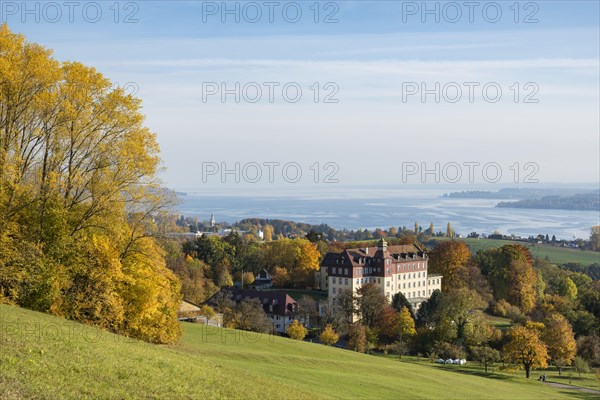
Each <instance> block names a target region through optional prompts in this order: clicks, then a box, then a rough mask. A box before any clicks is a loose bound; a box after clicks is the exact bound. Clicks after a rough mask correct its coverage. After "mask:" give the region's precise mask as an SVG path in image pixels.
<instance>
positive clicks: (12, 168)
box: [0, 25, 181, 343]
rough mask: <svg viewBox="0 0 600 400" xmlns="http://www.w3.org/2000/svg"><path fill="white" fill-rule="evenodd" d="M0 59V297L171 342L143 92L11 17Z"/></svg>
mask: <svg viewBox="0 0 600 400" xmlns="http://www.w3.org/2000/svg"><path fill="white" fill-rule="evenodd" d="M0 65H1V67H0V76H1V78H2V86H1V88H0V105H1V107H0V232H2V234H0V241H1V244H2V249H3V251H2V252H1V253H0V267H1V268H0V269H2V270H3V272H2V273H0V293H2V295H1V297H2V298H5V299H8V301H10V302H13V303H16V304H19V305H22V306H25V307H29V308H33V309H35V310H38V311H45V312H50V313H53V314H57V315H61V316H64V317H66V318H70V319H74V320H78V321H82V322H85V323H89V324H93V325H97V326H100V327H102V328H105V329H109V330H111V331H114V332H118V333H122V334H125V335H128V336H131V337H136V338H139V339H143V340H147V341H151V342H159V343H168V342H174V341H176V340H177V338H178V337H179V335H180V332H181V328H180V325H179V323H178V322H177V310H178V307H179V304H180V301H181V295H180V283H179V280H178V279H177V277H176V276H175V275H174V274H173V273H172V272H171V271H169V270H168V269H167V268H166V265H165V260H164V256H163V251H162V249H161V248H160V247H159V245H158V242H157V241H156V239H154V237H156V236H157V233H158V230H157V227H156V224H155V217H157V216H158V215H159V214H160V213H161V211H162V210H163V209H164V208H165V207H167V206H169V205H170V204H172V196H171V195H170V194H169V193H168V192H167V191H165V190H163V189H162V188H161V187H160V184H159V182H158V180H157V178H156V174H157V172H158V171H159V168H160V158H159V149H158V145H157V142H156V136H155V134H154V133H152V132H150V131H149V129H148V128H147V127H145V126H144V116H143V115H142V114H141V102H140V100H139V99H136V98H134V97H133V96H131V95H128V94H127V93H125V91H124V90H123V89H119V88H117V89H115V88H114V87H113V85H112V83H111V82H110V81H109V80H108V79H106V78H105V77H104V76H103V75H102V74H101V73H100V72H98V71H97V70H95V69H94V68H90V67H87V66H85V65H83V64H81V63H78V62H64V63H60V62H58V61H57V60H55V59H53V58H52V57H51V51H49V50H47V49H44V48H43V47H41V46H39V45H36V44H33V43H28V42H26V40H25V38H24V37H23V36H22V35H19V34H14V33H12V32H11V31H10V30H9V29H8V27H7V26H6V25H2V26H1V27H0ZM32 257H33V258H32ZM23 258H25V260H26V259H32V260H33V261H31V262H29V261H26V262H23V261H25V260H24V259H23ZM5 268H7V269H10V271H6V269H5ZM5 271H6V272H9V273H5Z"/></svg>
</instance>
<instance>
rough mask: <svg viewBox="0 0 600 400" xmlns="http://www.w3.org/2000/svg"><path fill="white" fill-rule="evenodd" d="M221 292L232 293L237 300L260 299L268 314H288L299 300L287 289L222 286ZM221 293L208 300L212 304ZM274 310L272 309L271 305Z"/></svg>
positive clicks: (234, 299) (232, 296) (233, 298)
mask: <svg viewBox="0 0 600 400" xmlns="http://www.w3.org/2000/svg"><path fill="white" fill-rule="evenodd" d="M221 292H228V293H230V294H231V299H232V300H233V301H235V302H238V301H242V300H244V299H259V300H260V303H261V304H262V305H263V309H264V310H265V312H266V313H268V314H275V315H281V316H284V315H288V314H290V313H291V312H292V311H293V308H294V307H295V305H297V304H298V302H297V301H296V300H295V299H294V298H293V297H292V296H290V295H289V294H288V293H287V292H286V291H285V290H254V289H237V288H222V289H221ZM218 294H219V293H217V294H215V295H214V296H213V297H211V298H210V299H209V300H208V301H207V302H208V303H209V304H210V303H211V301H214V299H215V297H216V296H217V295H218ZM270 306H273V308H272V311H271V307H270Z"/></svg>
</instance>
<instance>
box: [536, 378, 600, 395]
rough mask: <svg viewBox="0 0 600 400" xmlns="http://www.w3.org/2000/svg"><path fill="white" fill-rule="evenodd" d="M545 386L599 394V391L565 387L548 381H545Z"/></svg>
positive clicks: (579, 387)
mask: <svg viewBox="0 0 600 400" xmlns="http://www.w3.org/2000/svg"><path fill="white" fill-rule="evenodd" d="M546 384H547V385H549V386H552V387H555V388H557V389H569V390H579V391H581V392H584V393H593V394H600V390H595V389H590V388H584V387H581V386H573V385H565V384H564V383H556V382H548V381H546Z"/></svg>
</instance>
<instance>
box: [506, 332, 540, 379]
mask: <svg viewBox="0 0 600 400" xmlns="http://www.w3.org/2000/svg"><path fill="white" fill-rule="evenodd" d="M508 338H509V340H508V342H507V343H506V344H505V345H504V347H503V349H502V352H503V354H504V358H505V360H506V361H509V362H513V363H515V364H516V365H518V366H520V367H523V368H525V376H526V377H527V378H529V375H530V373H531V369H532V368H536V367H540V368H546V367H547V366H548V363H547V360H548V349H547V347H546V345H545V344H544V342H542V340H541V339H540V337H539V334H538V332H537V330H535V329H530V328H526V327H524V326H520V325H518V326H514V327H512V328H511V329H510V330H509V331H508Z"/></svg>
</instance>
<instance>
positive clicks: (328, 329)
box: [319, 324, 340, 346]
mask: <svg viewBox="0 0 600 400" xmlns="http://www.w3.org/2000/svg"><path fill="white" fill-rule="evenodd" d="M319 340H320V341H321V343H323V344H325V345H327V346H333V345H334V344H336V343H337V342H338V340H340V337H339V335H338V334H337V333H335V331H334V330H333V327H332V326H331V324H327V325H326V326H325V329H323V332H321V335H319Z"/></svg>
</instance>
